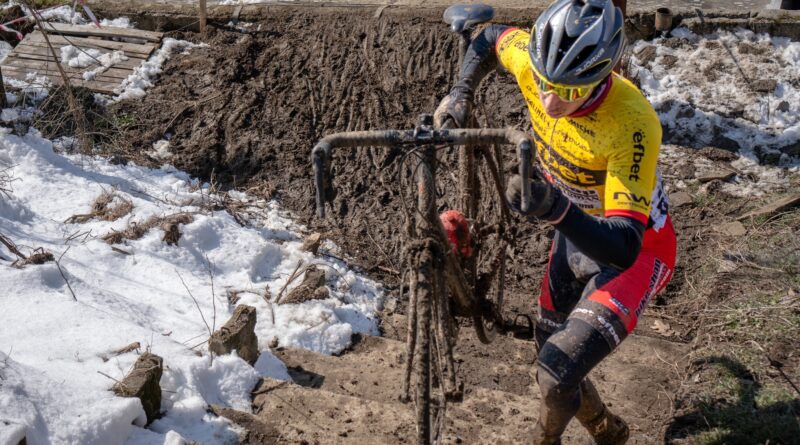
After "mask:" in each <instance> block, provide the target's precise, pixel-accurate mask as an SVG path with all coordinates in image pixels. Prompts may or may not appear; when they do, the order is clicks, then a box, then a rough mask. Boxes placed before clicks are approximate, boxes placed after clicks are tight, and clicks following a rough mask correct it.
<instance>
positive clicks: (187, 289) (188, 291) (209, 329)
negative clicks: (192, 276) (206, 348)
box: [175, 269, 212, 346]
mask: <svg viewBox="0 0 800 445" xmlns="http://www.w3.org/2000/svg"><path fill="white" fill-rule="evenodd" d="M175 273H176V274H178V279H180V280H181V284H183V288H184V289H186V292H187V293H188V294H189V296H190V297H192V301H194V305H195V307H197V312H200V318H202V319H203V324H205V325H206V329H208V336H209V337H210V336H211V334H212V331H211V326H209V325H208V322H207V321H206V317H205V315H203V311H202V310H200V303H198V302H197V298H195V297H194V295H192V291H190V290H189V286H187V285H186V282H185V281H183V277H182V276H181V273H180V272H178V269H175ZM203 343H205V342H203ZM201 344H202V343H201ZM198 346H199V345H198Z"/></svg>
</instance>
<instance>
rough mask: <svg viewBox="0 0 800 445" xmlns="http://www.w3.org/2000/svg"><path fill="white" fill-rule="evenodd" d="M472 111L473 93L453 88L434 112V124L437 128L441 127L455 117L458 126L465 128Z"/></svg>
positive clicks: (454, 121)
mask: <svg viewBox="0 0 800 445" xmlns="http://www.w3.org/2000/svg"><path fill="white" fill-rule="evenodd" d="M471 112H472V95H471V94H469V93H467V92H464V91H463V90H461V89H458V88H453V89H452V90H451V91H450V94H448V95H447V96H445V97H444V99H442V101H441V102H440V103H439V106H438V107H437V108H436V111H434V112H433V124H434V125H435V126H436V128H441V127H442V125H444V123H445V122H447V120H448V119H453V123H455V126H456V127H457V128H464V127H466V126H467V123H468V122H469V118H470V113H471Z"/></svg>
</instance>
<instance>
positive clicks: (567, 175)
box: [537, 138, 605, 187]
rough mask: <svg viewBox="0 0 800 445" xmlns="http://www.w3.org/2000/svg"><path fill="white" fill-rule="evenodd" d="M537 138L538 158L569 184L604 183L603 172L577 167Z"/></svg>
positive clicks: (595, 184)
mask: <svg viewBox="0 0 800 445" xmlns="http://www.w3.org/2000/svg"><path fill="white" fill-rule="evenodd" d="M537 139H538V142H539V143H538V144H537V145H538V148H539V150H538V151H539V160H540V161H541V163H542V165H543V166H544V167H545V168H546V169H547V170H548V171H550V173H552V174H554V175H556V176H558V177H559V178H560V179H563V180H564V181H566V182H567V183H569V184H573V185H578V186H582V187H587V186H588V187H591V186H598V185H603V184H604V183H605V172H603V171H598V170H589V169H588V168H583V167H579V166H577V165H575V164H573V163H572V162H570V161H568V160H567V159H566V158H564V157H563V156H561V155H560V154H558V153H557V152H556V151H555V150H553V149H552V148H551V147H549V146H548V145H547V144H545V143H544V142H543V141H542V140H541V139H540V138H537Z"/></svg>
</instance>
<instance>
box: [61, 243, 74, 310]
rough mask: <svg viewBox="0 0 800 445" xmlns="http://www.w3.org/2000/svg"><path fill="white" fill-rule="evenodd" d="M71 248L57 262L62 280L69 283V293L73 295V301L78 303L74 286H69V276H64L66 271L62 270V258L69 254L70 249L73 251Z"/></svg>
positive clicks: (68, 247)
mask: <svg viewBox="0 0 800 445" xmlns="http://www.w3.org/2000/svg"><path fill="white" fill-rule="evenodd" d="M71 248H72V246H67V249H66V250H65V251H64V253H62V254H61V256H59V257H58V259H57V260H56V267H57V268H58V272H59V273H60V274H61V278H63V279H64V282H65V283H67V288H68V289H69V292H70V293H71V294H72V299H73V300H75V301H78V297H77V296H75V291H74V290H72V286H71V285H70V284H69V280H68V279H67V276H66V275H65V274H64V271H63V270H62V269H61V258H63V257H64V255H66V254H67V252H69V249H71Z"/></svg>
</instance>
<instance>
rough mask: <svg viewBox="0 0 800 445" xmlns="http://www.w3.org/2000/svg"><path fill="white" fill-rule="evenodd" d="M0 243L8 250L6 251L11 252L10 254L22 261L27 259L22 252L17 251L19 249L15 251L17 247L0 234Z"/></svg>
mask: <svg viewBox="0 0 800 445" xmlns="http://www.w3.org/2000/svg"><path fill="white" fill-rule="evenodd" d="M0 243H3V245H5V246H6V247H7V248H8V250H10V251H11V253H13V254H14V255H16V256H18V257H19V258H20V259H22V260H24V259H26V258H27V257H26V256H25V255H23V254H22V252H20V251H19V249H17V245H16V244H14V242H13V241H11V240H10V239H8V238H6V237H5V236H4V235H3V234H0Z"/></svg>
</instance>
